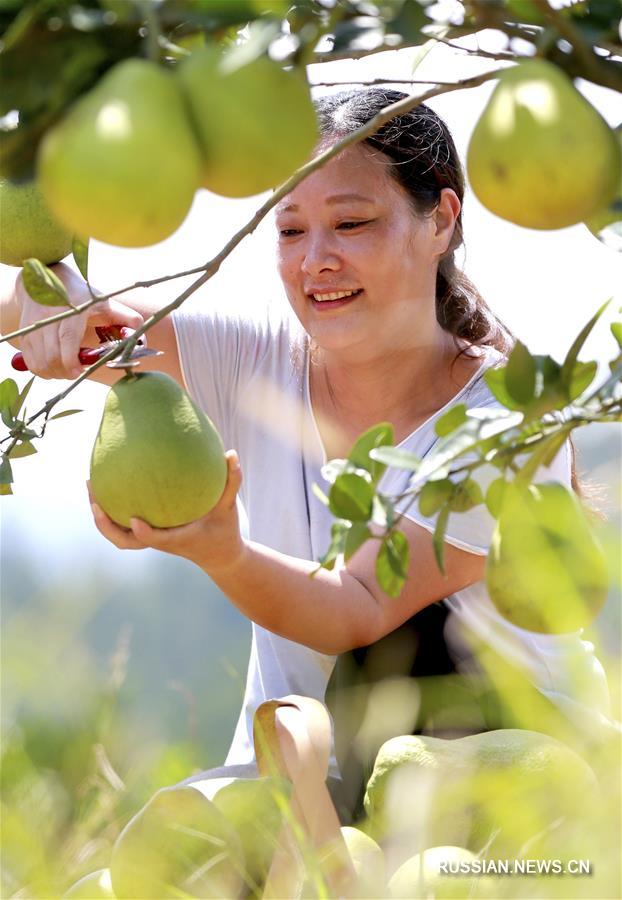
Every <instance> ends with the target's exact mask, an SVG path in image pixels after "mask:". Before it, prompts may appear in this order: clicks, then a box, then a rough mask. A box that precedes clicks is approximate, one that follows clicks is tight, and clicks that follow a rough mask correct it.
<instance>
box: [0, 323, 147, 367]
mask: <svg viewBox="0 0 622 900" xmlns="http://www.w3.org/2000/svg"><path fill="white" fill-rule="evenodd" d="M132 330H133V329H131V328H128V327H127V326H125V325H99V326H95V331H96V332H97V337H98V338H99V340H100V345H99V347H80V352H79V353H78V359H79V360H80V362H81V363H82V365H83V366H92V365H93V363H96V362H97V360H98V359H101V357H102V356H104V354H106V353H108V351H109V350H112V349H113V348H114V347H115V346H116V345H117V344H119V343H120V342H121V341H124V340H125V339H126V338H128V337H130V336H131V334H132ZM162 353H163V351H162V350H151V349H150V348H149V347H147V338H146V336H145V335H144V334H142V335H141V336H140V337H139V338H138V340H137V341H136V346H135V347H134V349H133V350H132V352H131V354H130V356H129V359H123V360H120V359H111V360H109V362H107V363H106V365H107V366H110V368H111V369H126V368H129V367H132V366H137V365H138V364H139V362H140V360H141V359H142V358H143V357H145V356H161V355H162ZM11 365H12V366H13V368H14V369H16V370H17V371H18V372H27V371H28V366H27V365H26V361H25V360H24V354H23V353H22V352H21V351H18V352H17V353H16V354H15V355H14V356H13V358H12V359H11Z"/></svg>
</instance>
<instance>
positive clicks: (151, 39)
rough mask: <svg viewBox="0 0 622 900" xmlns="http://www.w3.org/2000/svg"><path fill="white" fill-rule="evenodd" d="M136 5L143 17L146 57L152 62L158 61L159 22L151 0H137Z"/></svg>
mask: <svg viewBox="0 0 622 900" xmlns="http://www.w3.org/2000/svg"><path fill="white" fill-rule="evenodd" d="M138 6H139V8H140V10H141V12H142V14H143V15H144V17H145V27H146V32H147V33H146V35H145V47H146V50H147V57H148V58H149V59H150V60H151V61H152V62H154V63H159V62H160V23H159V21H158V16H157V14H156V7H155V4H154V3H153V2H152V0H139V2H138Z"/></svg>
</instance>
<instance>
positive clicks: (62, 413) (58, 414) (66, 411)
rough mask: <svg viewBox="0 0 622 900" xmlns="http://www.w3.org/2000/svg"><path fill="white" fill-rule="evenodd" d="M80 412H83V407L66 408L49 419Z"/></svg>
mask: <svg viewBox="0 0 622 900" xmlns="http://www.w3.org/2000/svg"><path fill="white" fill-rule="evenodd" d="M80 412H83V410H81V409H64V410H63V411H62V412H59V413H56V414H55V415H53V416H50V419H49V421H50V422H51V421H52V419H64V418H65V416H75V414H76V413H80Z"/></svg>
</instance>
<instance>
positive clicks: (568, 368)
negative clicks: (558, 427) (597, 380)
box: [562, 297, 611, 388]
mask: <svg viewBox="0 0 622 900" xmlns="http://www.w3.org/2000/svg"><path fill="white" fill-rule="evenodd" d="M610 303H611V297H610V298H609V300H606V301H605V303H603V305H602V306H601V307H600V309H598V310H597V311H596V312H595V313H594V315H593V316H592V318H591V319H590V320H589V322H588V323H587V324H586V325H584V326H583V328H582V329H581V331H580V332H579V334H578V335H577V336H576V338H575V339H574V341H573V343H572V346H571V348H570V350H569V351H568V353H567V354H566V359H565V360H564V362H563V364H562V381H563V382H564V384H565V385H566V387H567V388H569V387H570V383H571V381H572V373H573V372H574V368H575V363H576V361H577V358H578V356H579V353H580V352H581V350H582V348H583V345H584V344H585V342H586V340H587V339H588V337H589V336H590V333H591V332H592V329H593V328H594V326H595V325H596V323H597V322H598V320H599V319H600V317H601V316H602V314H603V313H604V311H605V310H606V309H607V307H608V306H609V304H610Z"/></svg>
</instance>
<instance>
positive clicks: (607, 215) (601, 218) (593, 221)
mask: <svg viewBox="0 0 622 900" xmlns="http://www.w3.org/2000/svg"><path fill="white" fill-rule="evenodd" d="M615 135H616V137H617V139H618V144H619V145H620V153H621V154H622V125H618V127H617V128H616V129H615ZM614 222H622V171H621V172H620V178H619V179H618V189H617V191H616V192H615V195H614V197H613V198H612V200H611V201H610V203H609V204H608V205H607V206H604V207H603V208H602V209H599V210H598V211H597V212H595V213H594V214H593V215H591V216H590V217H589V219H586V221H585V224H586V225H587V227H588V228H589V229H590V231H591V232H592V234H599V233H600V232H601V231H602V230H603V229H604V228H606V227H607V225H612V224H613V223H614Z"/></svg>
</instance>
